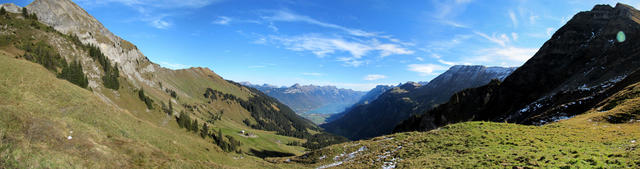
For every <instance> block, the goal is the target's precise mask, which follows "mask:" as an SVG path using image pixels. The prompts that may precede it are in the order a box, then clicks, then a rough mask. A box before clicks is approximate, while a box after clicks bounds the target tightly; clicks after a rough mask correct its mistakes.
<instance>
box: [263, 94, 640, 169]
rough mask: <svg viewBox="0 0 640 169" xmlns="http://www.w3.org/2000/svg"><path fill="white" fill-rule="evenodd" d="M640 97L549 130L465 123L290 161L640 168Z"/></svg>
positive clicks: (618, 98)
mask: <svg viewBox="0 0 640 169" xmlns="http://www.w3.org/2000/svg"><path fill="white" fill-rule="evenodd" d="M638 93H640V83H637V84H635V85H631V86H629V87H627V89H625V90H622V91H621V92H619V93H617V94H615V95H614V96H612V97H611V98H610V99H608V100H606V101H605V102H604V103H602V105H605V106H603V107H606V105H609V108H608V109H603V107H599V108H596V109H594V110H591V111H589V112H586V113H585V114H582V115H578V116H575V117H573V118H570V119H567V120H561V121H559V122H556V123H552V124H548V125H544V126H525V125H518V124H509V123H495V122H464V123H458V124H452V125H448V126H445V127H441V128H439V129H436V130H432V131H429V132H408V133H398V134H393V135H387V136H383V137H377V138H374V139H370V140H363V141H357V142H349V143H344V144H340V145H333V146H330V147H327V148H324V149H321V150H319V151H314V152H311V153H309V154H307V155H305V156H299V157H296V158H292V159H291V160H292V161H295V162H298V163H300V164H305V165H307V166H310V167H319V166H332V164H334V165H336V164H339V165H337V166H338V167H339V168H373V167H378V168H379V167H381V166H396V167H398V168H448V167H451V168H512V167H531V168H638V167H640V150H639V148H640V121H638V120H637V119H640V95H639V94H638ZM604 110H606V111H604ZM359 149H360V150H361V151H358V150H359ZM350 153H351V154H352V156H351V157H350V155H349V154H350ZM285 159H286V158H274V159H271V160H272V161H277V162H283V161H285Z"/></svg>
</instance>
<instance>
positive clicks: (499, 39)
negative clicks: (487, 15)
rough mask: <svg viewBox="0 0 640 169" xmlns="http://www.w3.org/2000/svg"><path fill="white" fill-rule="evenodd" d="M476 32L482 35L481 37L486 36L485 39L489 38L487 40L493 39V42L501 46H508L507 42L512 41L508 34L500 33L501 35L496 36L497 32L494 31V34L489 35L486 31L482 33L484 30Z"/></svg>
mask: <svg viewBox="0 0 640 169" xmlns="http://www.w3.org/2000/svg"><path fill="white" fill-rule="evenodd" d="M475 33H476V34H477V35H479V36H481V37H483V38H485V39H487V40H489V41H491V42H493V43H496V44H498V45H500V46H503V47H505V46H507V43H509V42H510V40H509V36H507V34H500V35H497V36H496V34H495V33H494V34H493V35H491V36H489V35H487V34H485V33H482V32H475Z"/></svg>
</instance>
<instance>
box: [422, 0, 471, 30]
mask: <svg viewBox="0 0 640 169" xmlns="http://www.w3.org/2000/svg"><path fill="white" fill-rule="evenodd" d="M471 2H472V0H445V1H432V5H433V6H434V8H435V9H436V10H435V11H434V12H433V13H432V14H431V17H432V18H433V19H434V21H436V22H439V23H442V24H444V25H449V26H452V27H456V28H469V26H467V25H465V24H461V23H459V22H457V21H455V19H454V18H455V17H456V16H457V15H458V14H459V13H462V12H464V10H465V7H466V6H467V4H469V3H471Z"/></svg>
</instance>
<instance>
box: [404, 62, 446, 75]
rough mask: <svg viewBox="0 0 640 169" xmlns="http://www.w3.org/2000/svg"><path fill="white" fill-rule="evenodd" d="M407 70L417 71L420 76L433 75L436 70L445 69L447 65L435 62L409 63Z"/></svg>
mask: <svg viewBox="0 0 640 169" xmlns="http://www.w3.org/2000/svg"><path fill="white" fill-rule="evenodd" d="M407 67H408V70H409V71H413V72H418V73H419V75H420V76H428V75H435V74H437V72H438V71H442V70H447V69H448V67H446V66H442V65H436V64H410V65H408V66H407Z"/></svg>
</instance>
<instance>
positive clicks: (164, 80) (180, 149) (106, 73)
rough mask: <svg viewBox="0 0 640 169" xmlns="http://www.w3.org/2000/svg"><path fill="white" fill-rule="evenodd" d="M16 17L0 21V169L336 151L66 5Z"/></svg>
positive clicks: (44, 4) (207, 76)
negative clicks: (152, 56) (160, 61)
mask: <svg viewBox="0 0 640 169" xmlns="http://www.w3.org/2000/svg"><path fill="white" fill-rule="evenodd" d="M2 6H3V7H10V6H14V5H10V4H4V5H2ZM25 8H26V11H27V13H21V12H22V9H21V8H20V10H19V11H15V10H7V11H8V12H10V13H5V14H2V15H0V27H2V29H0V55H1V56H2V62H0V63H2V64H3V65H2V68H3V70H2V71H0V74H2V77H4V78H2V79H0V93H2V94H0V96H2V97H8V98H3V99H0V100H1V101H0V108H1V109H2V112H3V113H2V115H3V118H2V120H3V121H2V122H1V123H0V134H1V135H2V137H1V138H2V140H1V141H0V155H2V158H0V159H2V160H0V168H4V166H8V167H9V168H13V167H16V168H24V167H25V166H41V167H43V168H110V167H114V166H115V167H118V166H119V167H129V168H130V167H140V168H152V167H158V166H160V167H167V168H192V167H197V168H200V167H204V166H208V167H211V166H214V167H242V168H247V167H248V166H255V165H259V166H266V167H267V168H269V167H273V166H271V165H269V164H266V163H264V162H263V161H261V160H259V159H258V158H255V157H252V156H256V157H268V156H283V155H294V154H301V153H303V152H304V151H305V149H316V148H319V147H322V146H326V145H328V144H331V143H335V142H340V141H344V138H341V137H336V136H333V135H331V134H328V133H325V132H322V131H321V129H320V128H319V127H317V126H316V125H315V124H313V123H312V122H310V121H309V120H306V119H304V118H302V117H300V116H298V115H296V114H295V113H294V112H293V111H292V110H291V109H289V108H288V107H287V106H285V105H284V104H281V103H280V102H278V101H277V100H275V99H272V98H270V97H268V96H266V95H265V94H263V93H262V92H260V91H258V90H255V89H252V88H247V87H244V86H242V85H239V84H236V83H234V82H231V81H227V80H225V79H223V78H222V77H220V76H218V75H217V74H216V73H214V72H213V71H211V70H209V69H207V68H190V69H183V70H170V69H166V68H162V67H160V66H158V65H157V64H154V63H152V62H150V61H149V60H148V59H147V58H146V57H145V56H144V55H143V54H142V53H141V52H140V51H139V50H138V49H137V47H136V46H135V45H133V44H131V43H129V42H127V41H125V40H123V39H121V38H119V37H117V36H115V35H114V34H112V33H111V32H110V31H109V30H107V29H106V28H105V27H104V26H103V25H102V24H101V23H100V22H98V21H97V20H96V19H95V18H93V17H92V16H91V15H89V14H88V13H87V12H86V11H84V10H83V9H82V8H80V7H79V6H78V5H76V4H75V3H73V2H71V1H70V0H35V1H33V2H32V3H31V4H29V5H28V6H27V7H25ZM27 61H30V62H33V63H29V62H27ZM36 63H37V64H36ZM14 65H20V66H17V67H16V66H14ZM34 74H35V75H34ZM56 77H57V79H56ZM26 78H28V79H26ZM64 80H66V81H64ZM69 82H71V83H69ZM4 116H6V118H5V117H4ZM12 119H13V120H12ZM185 129H186V130H185ZM241 131H244V133H245V134H239V133H242V132H241ZM69 135H70V136H73V138H72V137H68V138H67V136H69ZM72 140H75V141H72ZM87 158H94V159H95V160H89V161H87V160H86V159H87ZM178 159H179V160H178ZM241 159H246V160H241ZM242 161H245V162H242ZM245 163H247V164H245ZM110 164H115V165H110Z"/></svg>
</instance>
